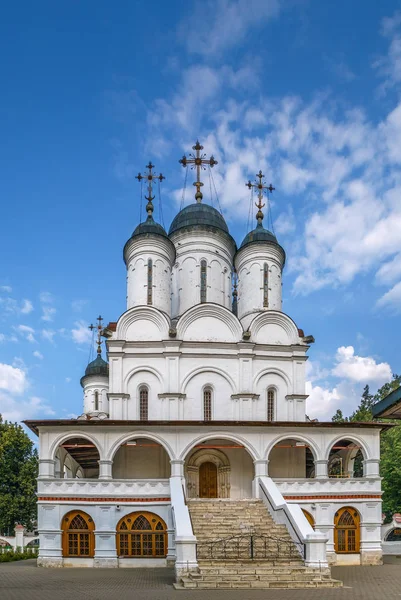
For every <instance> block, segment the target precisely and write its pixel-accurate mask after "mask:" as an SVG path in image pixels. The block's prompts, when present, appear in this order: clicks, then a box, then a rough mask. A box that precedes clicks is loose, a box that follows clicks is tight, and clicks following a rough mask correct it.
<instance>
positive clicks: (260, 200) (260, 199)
mask: <svg viewBox="0 0 401 600" xmlns="http://www.w3.org/2000/svg"><path fill="white" fill-rule="evenodd" d="M256 177H257V178H258V179H259V181H255V183H251V181H250V180H249V181H248V183H246V184H245V185H246V186H247V187H249V189H250V190H251V189H252V188H255V189H257V190H258V202H257V203H256V202H255V206H256V208H258V209H259V210H258V212H257V213H256V220H257V222H258V223H259V224H260V225H261V224H262V221H263V217H264V214H263V212H262V208H263V207H264V206H265V204H263V190H267V191H268V192H270V193H271V192H273V190H275V189H276V188H274V187H273V186H272V184H270V185H264V184H266V182H265V181H263V178H264V175H263V173H262V171H261V170H259V173H256Z"/></svg>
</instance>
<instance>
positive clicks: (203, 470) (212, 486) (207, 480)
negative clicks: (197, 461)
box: [199, 461, 217, 498]
mask: <svg viewBox="0 0 401 600" xmlns="http://www.w3.org/2000/svg"><path fill="white" fill-rule="evenodd" d="M199 497H200V498H217V467H216V465H215V463H213V462H209V461H207V462H204V463H202V464H201V466H200V467H199Z"/></svg>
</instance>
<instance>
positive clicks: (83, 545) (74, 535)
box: [62, 511, 94, 558]
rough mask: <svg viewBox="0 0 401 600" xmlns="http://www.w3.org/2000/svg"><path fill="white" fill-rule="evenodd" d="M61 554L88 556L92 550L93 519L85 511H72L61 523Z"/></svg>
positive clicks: (91, 553) (91, 554)
mask: <svg viewBox="0 0 401 600" xmlns="http://www.w3.org/2000/svg"><path fill="white" fill-rule="evenodd" d="M62 529H63V556H81V557H86V558H89V557H91V556H93V552H94V537H93V529H94V523H93V520H92V519H91V518H90V517H89V516H88V515H87V514H85V513H82V512H77V511H72V512H71V513H68V514H67V515H66V516H65V517H64V519H63V524H62Z"/></svg>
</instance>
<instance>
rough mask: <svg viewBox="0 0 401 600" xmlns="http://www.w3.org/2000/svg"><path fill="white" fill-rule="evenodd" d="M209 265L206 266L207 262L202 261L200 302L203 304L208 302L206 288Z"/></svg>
mask: <svg viewBox="0 0 401 600" xmlns="http://www.w3.org/2000/svg"><path fill="white" fill-rule="evenodd" d="M206 269H207V265H206V261H205V260H202V261H201V272H200V288H201V293H200V301H201V302H206V287H207V271H206Z"/></svg>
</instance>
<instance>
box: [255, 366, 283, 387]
mask: <svg viewBox="0 0 401 600" xmlns="http://www.w3.org/2000/svg"><path fill="white" fill-rule="evenodd" d="M270 374H273V375H278V377H281V379H283V380H284V382H285V384H286V387H287V390H291V380H290V378H289V376H288V375H287V373H286V372H285V371H283V370H282V369H279V368H278V367H267V368H265V369H261V370H260V371H258V372H257V373H256V375H255V376H254V378H253V386H254V388H255V387H256V386H257V385H258V383H259V381H260V380H261V379H262V377H264V376H265V375H270Z"/></svg>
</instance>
